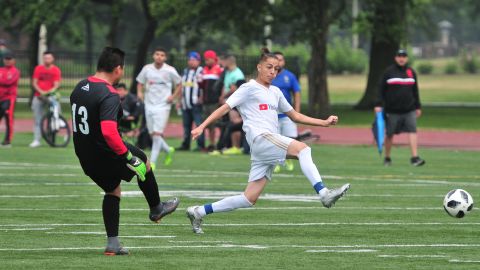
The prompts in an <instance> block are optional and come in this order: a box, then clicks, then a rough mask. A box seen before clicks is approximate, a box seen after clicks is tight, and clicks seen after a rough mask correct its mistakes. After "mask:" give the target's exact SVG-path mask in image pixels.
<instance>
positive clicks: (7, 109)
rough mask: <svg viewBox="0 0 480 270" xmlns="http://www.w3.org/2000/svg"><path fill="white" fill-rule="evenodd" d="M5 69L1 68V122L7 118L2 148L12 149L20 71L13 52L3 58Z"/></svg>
mask: <svg viewBox="0 0 480 270" xmlns="http://www.w3.org/2000/svg"><path fill="white" fill-rule="evenodd" d="M3 64H4V66H3V67H0V120H1V119H2V118H3V116H5V125H6V127H7V128H6V131H5V139H4V140H3V142H2V144H1V146H3V147H10V146H11V144H10V143H11V141H12V135H13V112H14V109H15V100H16V99H17V86H18V79H19V78H20V71H19V70H18V69H17V68H16V67H15V57H14V56H13V54H12V53H11V52H7V53H5V54H4V56H3Z"/></svg>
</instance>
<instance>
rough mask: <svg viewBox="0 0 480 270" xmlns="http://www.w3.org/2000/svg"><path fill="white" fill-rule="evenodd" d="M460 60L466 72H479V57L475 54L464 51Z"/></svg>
mask: <svg viewBox="0 0 480 270" xmlns="http://www.w3.org/2000/svg"><path fill="white" fill-rule="evenodd" d="M460 61H461V63H462V67H463V70H464V71H465V72H467V73H471V74H475V73H477V71H478V67H479V65H480V64H479V63H478V61H477V58H476V56H475V55H474V54H472V53H468V52H464V53H462V55H461V59H460Z"/></svg>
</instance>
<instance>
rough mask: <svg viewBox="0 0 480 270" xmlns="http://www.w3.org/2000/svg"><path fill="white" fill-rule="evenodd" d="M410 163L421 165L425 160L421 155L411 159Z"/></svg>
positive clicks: (416, 165)
mask: <svg viewBox="0 0 480 270" xmlns="http://www.w3.org/2000/svg"><path fill="white" fill-rule="evenodd" d="M410 163H411V164H412V165H413V166H415V167H419V166H423V165H425V160H423V159H421V158H420V157H412V158H411V159H410Z"/></svg>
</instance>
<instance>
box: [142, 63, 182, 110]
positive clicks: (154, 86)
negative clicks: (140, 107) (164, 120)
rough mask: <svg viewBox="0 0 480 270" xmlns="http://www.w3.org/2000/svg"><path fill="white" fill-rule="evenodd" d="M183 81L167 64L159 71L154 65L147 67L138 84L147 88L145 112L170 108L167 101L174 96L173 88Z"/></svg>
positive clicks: (144, 68)
mask: <svg viewBox="0 0 480 270" xmlns="http://www.w3.org/2000/svg"><path fill="white" fill-rule="evenodd" d="M181 81H182V78H181V77H180V75H178V72H177V70H176V69H175V68H174V67H172V66H170V65H168V64H167V63H163V65H162V67H161V68H159V69H157V68H156V67H155V65H154V64H153V63H152V64H148V65H145V66H144V67H143V68H142V71H141V72H140V74H138V76H137V82H139V83H141V84H143V85H144V87H145V88H144V89H145V98H144V102H145V110H156V109H159V110H161V109H165V108H166V107H170V106H171V104H169V103H168V102H167V99H168V97H169V96H171V95H172V89H173V87H174V86H176V85H177V84H179V83H180V82H181Z"/></svg>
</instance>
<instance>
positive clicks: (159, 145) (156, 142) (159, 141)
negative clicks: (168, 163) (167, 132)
mask: <svg viewBox="0 0 480 270" xmlns="http://www.w3.org/2000/svg"><path fill="white" fill-rule="evenodd" d="M152 141H153V142H152V153H151V156H150V162H151V163H153V164H156V163H157V159H158V154H159V153H160V151H161V150H162V151H165V152H167V153H168V152H169V151H170V147H169V146H168V144H167V142H166V141H165V140H164V139H163V137H162V136H160V135H153V136H152Z"/></svg>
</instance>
